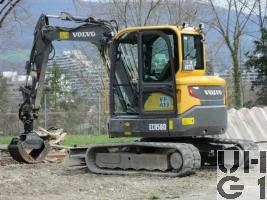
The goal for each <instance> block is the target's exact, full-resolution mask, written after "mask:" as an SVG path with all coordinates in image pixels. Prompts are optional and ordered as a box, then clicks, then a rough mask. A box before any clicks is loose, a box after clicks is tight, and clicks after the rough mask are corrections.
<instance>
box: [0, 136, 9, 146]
mask: <svg viewBox="0 0 267 200" xmlns="http://www.w3.org/2000/svg"><path fill="white" fill-rule="evenodd" d="M11 139H12V136H6V135H5V136H0V144H9V143H10V141H11Z"/></svg>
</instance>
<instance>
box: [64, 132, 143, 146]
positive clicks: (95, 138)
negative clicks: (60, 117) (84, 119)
mask: <svg viewBox="0 0 267 200" xmlns="http://www.w3.org/2000/svg"><path fill="white" fill-rule="evenodd" d="M137 139H138V138H109V137H108V135H106V134H105V135H67V136H66V137H65V139H64V140H63V141H62V145H66V146H73V145H78V146H84V145H87V144H107V143H115V142H129V141H134V140H137Z"/></svg>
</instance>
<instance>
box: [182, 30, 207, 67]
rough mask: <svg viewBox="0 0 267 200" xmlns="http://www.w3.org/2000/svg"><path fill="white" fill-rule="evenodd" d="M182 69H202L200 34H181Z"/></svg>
mask: <svg viewBox="0 0 267 200" xmlns="http://www.w3.org/2000/svg"><path fill="white" fill-rule="evenodd" d="M182 44H183V69H184V70H186V71H190V70H194V69H204V66H203V44H202V36H201V35H187V34H183V35H182Z"/></svg>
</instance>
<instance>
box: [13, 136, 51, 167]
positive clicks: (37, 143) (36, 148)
mask: <svg viewBox="0 0 267 200" xmlns="http://www.w3.org/2000/svg"><path fill="white" fill-rule="evenodd" d="M8 150H9V153H10V155H11V156H12V158H13V159H14V160H16V161H18V162H24V163H29V164H33V163H39V162H41V161H43V160H44V159H45V157H46V156H47V154H48V152H49V150H50V145H49V142H48V140H44V139H42V138H41V137H40V136H39V135H38V134H37V133H35V132H30V133H27V134H22V135H20V136H19V137H14V138H13V139H12V140H11V143H10V144H9V145H8Z"/></svg>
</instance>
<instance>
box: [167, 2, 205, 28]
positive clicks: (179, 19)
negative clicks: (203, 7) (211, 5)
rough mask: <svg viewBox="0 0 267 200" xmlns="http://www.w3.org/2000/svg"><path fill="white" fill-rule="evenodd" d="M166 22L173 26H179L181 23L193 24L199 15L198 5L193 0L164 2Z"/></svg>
mask: <svg viewBox="0 0 267 200" xmlns="http://www.w3.org/2000/svg"><path fill="white" fill-rule="evenodd" d="M164 3H165V5H166V9H167V15H168V17H169V19H168V22H169V23H171V24H174V25H181V24H182V23H183V22H187V23H189V24H191V23H193V22H194V21H195V20H196V19H197V17H198V15H199V13H198V9H199V5H200V4H199V3H198V2H196V1H195V0H191V1H188V0H165V1H164Z"/></svg>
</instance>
